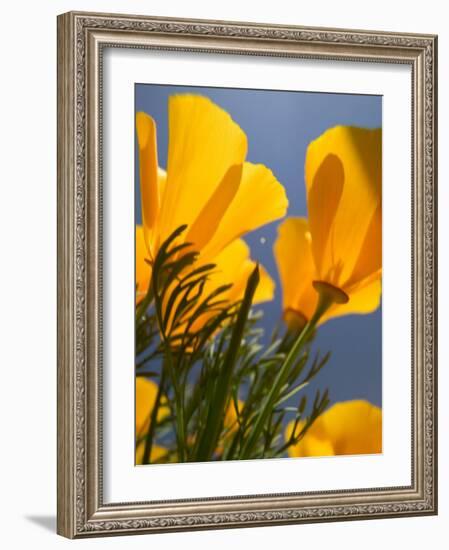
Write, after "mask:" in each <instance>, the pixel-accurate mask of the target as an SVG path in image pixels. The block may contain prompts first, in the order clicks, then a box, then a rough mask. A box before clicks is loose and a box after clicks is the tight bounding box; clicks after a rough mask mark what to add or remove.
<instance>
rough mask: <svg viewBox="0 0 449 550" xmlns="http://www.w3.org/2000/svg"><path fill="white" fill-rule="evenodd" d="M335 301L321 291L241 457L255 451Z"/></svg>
mask: <svg viewBox="0 0 449 550" xmlns="http://www.w3.org/2000/svg"><path fill="white" fill-rule="evenodd" d="M320 290H322V289H320ZM334 302H335V296H334V295H333V294H332V293H331V292H326V291H325V289H324V290H322V291H319V298H318V304H317V307H316V309H315V313H314V314H313V316H312V318H311V319H310V321H309V322H308V323H307V324H306V326H305V327H304V328H303V329H302V331H301V333H300V334H299V336H298V337H297V339H296V341H295V343H294V344H293V346H292V347H291V348H290V351H289V353H288V355H287V357H286V358H285V360H284V362H283V364H282V366H281V368H280V369H279V372H278V374H277V376H276V378H275V380H274V382H273V385H272V387H271V390H270V392H269V394H268V395H267V397H266V399H265V403H264V405H263V406H262V410H261V413H260V414H259V415H258V417H257V419H256V422H255V423H254V426H253V429H252V431H251V432H250V434H249V436H248V439H247V440H246V441H245V443H244V445H243V447H242V450H241V452H240V456H239V458H240V459H246V458H250V457H251V453H252V452H253V450H254V447H255V446H256V445H257V442H258V441H259V438H260V435H261V433H262V431H263V428H264V426H265V423H266V421H267V419H268V417H269V415H270V414H271V411H272V409H273V407H274V404H275V403H276V401H277V400H278V395H279V392H280V391H281V389H282V387H283V386H284V384H285V381H286V379H287V377H288V374H289V372H290V369H291V368H292V366H293V364H294V362H295V360H296V358H297V356H298V354H299V352H300V351H301V349H302V347H303V346H304V344H305V342H306V341H307V338H308V337H309V335H310V334H311V332H312V331H313V330H314V329H315V327H316V325H317V323H318V321H319V320H320V318H321V317H322V316H323V315H324V313H325V312H326V311H327V310H328V309H329V307H330V306H331V305H332V304H333V303H334Z"/></svg>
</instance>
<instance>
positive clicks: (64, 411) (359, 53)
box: [57, 12, 437, 538]
mask: <svg viewBox="0 0 449 550" xmlns="http://www.w3.org/2000/svg"><path fill="white" fill-rule="evenodd" d="M106 48H124V49H140V50H148V51H151V50H157V51H171V52H201V53H202V54H203V55H208V54H217V53H219V54H222V55H227V54H238V55H240V56H243V57H248V58H251V57H257V56H268V57H271V58H273V59H274V60H275V59H276V58H297V59H312V60H313V59H319V60H327V61H331V62H334V61H335V62H338V61H345V62H350V63H381V64H391V65H392V66H394V65H397V64H400V65H404V66H408V67H409V68H410V69H411V98H412V103H411V116H410V122H411V125H412V131H411V136H412V142H411V159H412V166H411V174H412V181H411V184H410V185H411V197H412V204H411V205H410V208H411V219H412V227H410V235H411V243H412V251H411V259H412V265H411V270H410V273H411V279H412V285H411V288H412V299H411V303H412V310H411V312H410V316H411V327H412V335H411V342H412V349H411V355H410V357H411V361H409V363H410V369H411V387H410V397H411V419H410V429H411V449H410V451H411V452H410V468H411V483H410V484H409V485H406V486H393V487H374V488H360V489H342V490H334V489H332V490H324V491H309V492H307V491H306V492H302V493H298V492H291V493H277V494H265V493H264V488H263V486H262V482H261V492H260V494H253V495H247V496H246V495H245V496H227V495H225V496H222V495H217V496H216V497H207V498H201V499H199V498H192V499H185V498H180V499H175V500H173V499H166V500H157V501H154V500H153V499H152V496H151V494H149V495H148V499H147V501H146V502H140V501H139V502H117V503H109V502H105V501H104V496H103V494H104V493H103V491H104V479H103V478H104V468H103V443H102V441H103V440H102V437H103V428H102V426H103V420H104V417H103V415H104V411H103V408H102V402H103V386H102V383H103V363H104V358H103V316H102V313H103V295H102V290H103V263H102V257H103V252H102V245H103V237H104V234H103V226H102V222H103V217H102V216H103V214H102V212H103V157H102V91H103V53H104V51H105V49H106ZM436 201H437V37H436V36H432V35H420V34H413V35H412V34H401V33H387V32H372V31H352V30H337V29H320V28H303V27H294V26H276V25H263V24H253V23H236V22H221V21H194V20H186V19H179V20H178V19H169V18H156V17H144V16H130V15H114V14H95V13H77V12H70V13H66V14H63V15H61V16H59V17H58V519H57V530H58V533H59V534H61V535H63V536H66V537H69V538H82V537H89V536H104V535H120V534H135V533H152V532H164V531H183V530H192V529H216V528H229V527H250V526H262V525H280V524H290V523H306V522H317V521H338V520H354V519H372V518H377V519H379V518H387V517H401V516H420V515H429V514H436V513H437V393H436V389H437V223H436V222H437V220H436V216H437V202H436ZM406 360H408V358H406Z"/></svg>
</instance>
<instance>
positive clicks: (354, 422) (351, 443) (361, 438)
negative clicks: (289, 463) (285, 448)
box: [286, 400, 382, 456]
mask: <svg viewBox="0 0 449 550" xmlns="http://www.w3.org/2000/svg"><path fill="white" fill-rule="evenodd" d="M302 425H304V424H302ZM292 426H293V424H292V423H290V424H289V425H288V426H287V429H286V437H287V438H288V437H289V436H290V434H291V430H292ZM299 429H301V426H300V427H299ZM381 452H382V409H380V408H379V407H376V406H375V405H372V404H371V403H369V402H368V401H364V400H354V401H344V402H341V403H336V404H335V405H333V406H332V407H330V408H329V409H328V410H327V411H325V412H324V413H323V414H322V415H321V416H319V417H318V418H317V420H315V422H314V423H313V424H312V426H311V427H310V428H309V430H308V431H307V432H306V434H305V436H304V437H303V439H302V440H301V441H300V442H299V443H298V444H297V445H295V446H293V447H292V448H290V449H289V454H290V456H330V455H347V454H354V455H357V454H374V453H381Z"/></svg>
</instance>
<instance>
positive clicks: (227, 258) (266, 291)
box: [205, 239, 274, 303]
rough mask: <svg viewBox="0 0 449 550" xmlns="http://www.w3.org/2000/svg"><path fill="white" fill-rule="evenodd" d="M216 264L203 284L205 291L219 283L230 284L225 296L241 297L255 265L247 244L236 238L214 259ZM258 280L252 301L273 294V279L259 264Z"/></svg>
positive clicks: (261, 300)
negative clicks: (211, 273)
mask: <svg viewBox="0 0 449 550" xmlns="http://www.w3.org/2000/svg"><path fill="white" fill-rule="evenodd" d="M213 263H215V264H216V267H215V269H214V274H213V275H212V276H211V277H210V280H209V281H208V283H207V284H206V286H205V293H206V292H210V291H212V290H213V289H215V288H217V287H218V286H221V285H227V284H232V287H231V289H230V290H228V291H227V293H226V298H227V299H229V300H230V301H236V300H240V299H241V298H243V294H244V293H245V289H246V285H247V283H248V278H249V276H250V275H251V273H252V271H253V270H254V267H255V265H256V264H255V262H254V261H253V260H251V259H250V251H249V247H248V245H247V244H246V243H245V241H244V240H243V239H236V240H235V241H233V242H232V243H231V244H230V245H228V246H227V247H226V248H225V249H223V250H222V251H221V252H220V254H218V255H217V256H216V257H215V258H214V259H213ZM259 275H260V280H259V284H258V287H257V289H256V292H255V295H254V299H253V303H260V302H263V301H267V300H271V299H272V298H273V296H274V281H273V280H272V278H271V277H270V275H269V274H268V273H267V271H266V270H265V269H264V268H263V266H259Z"/></svg>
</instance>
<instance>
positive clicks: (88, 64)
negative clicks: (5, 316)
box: [57, 12, 438, 538]
mask: <svg viewBox="0 0 449 550" xmlns="http://www.w3.org/2000/svg"><path fill="white" fill-rule="evenodd" d="M437 42H438V39H437V36H435V35H430V34H416V33H403V32H382V31H372V30H354V29H334V28H333V29H326V28H323V27H317V28H308V27H301V26H295V25H291V24H289V25H274V26H273V25H270V24H265V23H252V22H247V23H245V22H240V23H235V22H226V21H207V20H192V19H182V18H164V17H148V16H139V15H132V16H130V15H124V14H121V15H118V14H104V13H103V14H99V13H89V12H70V13H65V14H63V15H60V16H59V17H58V139H57V142H58V470H57V478H58V495H57V500H58V518H57V526H58V527H57V529H58V533H60V534H61V535H63V536H66V537H69V538H84V537H91V536H109V535H125V534H139V533H159V532H174V531H187V530H204V529H219V528H240V527H253V526H259V527H260V526H274V525H280V524H305V523H314V522H326V521H350V520H360V519H384V518H387V517H391V518H392V517H398V518H399V517H405V516H411V517H417V516H424V515H434V514H436V513H437V510H438V502H437V501H438V495H437V473H438V472H437V470H438V464H437V457H438V449H437V443H438V442H437V410H438V406H437V405H438V403H437V354H438V349H437V347H438V346H437V324H438V323H437V291H438V281H437V269H436V267H437V266H436V263H437V256H438V254H437V252H438V249H437V223H436V222H437V220H436V217H437V216H436V212H437V147H438V143H437V117H438V113H437V89H438V82H437V80H438V78H437Z"/></svg>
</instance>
